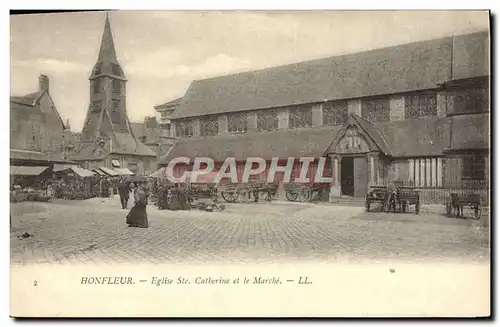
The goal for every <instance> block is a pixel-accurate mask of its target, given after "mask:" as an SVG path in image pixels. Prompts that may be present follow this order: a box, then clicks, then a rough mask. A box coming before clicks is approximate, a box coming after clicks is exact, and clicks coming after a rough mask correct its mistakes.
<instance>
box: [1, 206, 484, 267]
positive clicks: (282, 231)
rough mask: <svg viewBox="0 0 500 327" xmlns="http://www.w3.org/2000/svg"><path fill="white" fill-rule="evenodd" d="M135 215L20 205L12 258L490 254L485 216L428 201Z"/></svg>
mask: <svg viewBox="0 0 500 327" xmlns="http://www.w3.org/2000/svg"><path fill="white" fill-rule="evenodd" d="M127 213H128V211H127V210H123V209H121V208H120V203H119V199H118V197H114V198H109V199H89V200H84V201H62V200H57V201H54V202H53V203H35V202H23V203H14V204H12V205H11V216H12V231H11V263H12V264H23V263H24V264H26V263H35V262H36V263H93V264H105V263H136V262H144V263H155V264H158V263H180V262H186V263H187V262H190V263H192V262H210V263H215V262H227V263H245V262H266V263H276V262H289V261H293V260H313V261H322V262H334V261H336V260H343V261H346V260H347V261H358V262H359V261H360V262H365V261H369V262H378V261H383V260H410V261H422V260H430V261H440V262H442V261H446V260H450V261H485V260H489V229H488V228H487V227H484V224H482V223H481V221H473V220H465V219H456V218H447V217H444V216H443V215H442V214H440V213H435V212H432V211H429V210H428V211H426V210H425V208H423V209H422V212H421V213H420V215H415V214H412V213H406V214H391V213H390V214H387V213H380V212H370V213H366V212H365V209H364V208H361V207H353V206H351V207H347V206H346V207H343V206H333V205H327V204H304V203H290V202H279V201H278V202H273V203H264V202H262V203H257V204H256V203H241V204H228V205H227V207H226V210H224V211H222V212H204V211H198V210H191V211H159V210H158V209H156V208H155V207H154V206H152V205H149V206H148V215H149V221H150V227H149V228H148V229H136V228H129V227H127V225H126V224H125V216H126V214H127ZM25 233H26V234H25ZM23 234H24V236H25V237H23ZM26 236H27V237H26Z"/></svg>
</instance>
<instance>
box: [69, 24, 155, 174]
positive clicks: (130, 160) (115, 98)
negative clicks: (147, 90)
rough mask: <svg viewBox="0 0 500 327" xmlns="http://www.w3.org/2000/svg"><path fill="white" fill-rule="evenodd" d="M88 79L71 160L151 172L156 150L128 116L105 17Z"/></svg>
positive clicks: (123, 80) (121, 76)
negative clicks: (87, 97)
mask: <svg viewBox="0 0 500 327" xmlns="http://www.w3.org/2000/svg"><path fill="white" fill-rule="evenodd" d="M89 81H90V85H89V86H90V104H89V107H88V110H87V117H86V119H85V123H84V126H83V130H82V134H81V142H80V145H79V148H78V149H77V153H76V154H75V155H74V156H72V158H71V159H72V160H74V161H77V162H79V163H80V164H82V165H83V167H84V168H87V169H96V168H99V167H108V168H112V167H121V168H128V169H129V170H130V171H132V172H134V173H136V174H139V175H143V174H148V173H150V172H152V171H154V169H155V168H156V165H155V164H156V160H157V158H156V153H154V152H153V151H152V150H151V149H150V148H148V147H147V146H146V145H144V144H143V143H141V142H140V140H138V139H137V137H136V135H135V134H134V131H133V129H132V127H131V123H130V121H129V119H128V116H127V105H126V100H127V97H126V83H127V79H126V77H125V74H124V71H123V69H122V67H121V66H120V63H119V62H118V60H117V58H116V51H115V46H114V42H113V35H112V33H111V26H110V23H109V17H108V16H106V22H105V25H104V33H103V36H102V41H101V47H100V50H99V56H98V58H97V62H96V64H95V65H94V67H93V69H92V72H91V75H90V78H89Z"/></svg>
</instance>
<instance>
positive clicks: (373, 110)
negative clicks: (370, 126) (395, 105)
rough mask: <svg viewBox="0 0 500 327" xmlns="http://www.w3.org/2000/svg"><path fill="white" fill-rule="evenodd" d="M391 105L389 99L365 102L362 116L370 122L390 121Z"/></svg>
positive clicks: (362, 105)
mask: <svg viewBox="0 0 500 327" xmlns="http://www.w3.org/2000/svg"><path fill="white" fill-rule="evenodd" d="M389 115H390V104H389V99H388V98H379V99H370V100H363V101H362V104H361V116H362V117H363V118H364V119H366V120H368V121H370V122H384V121H389Z"/></svg>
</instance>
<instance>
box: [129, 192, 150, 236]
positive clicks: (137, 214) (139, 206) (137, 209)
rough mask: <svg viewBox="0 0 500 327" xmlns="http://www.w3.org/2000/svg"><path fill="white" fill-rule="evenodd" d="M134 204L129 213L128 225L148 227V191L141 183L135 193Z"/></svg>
mask: <svg viewBox="0 0 500 327" xmlns="http://www.w3.org/2000/svg"><path fill="white" fill-rule="evenodd" d="M134 202H135V204H134V206H133V207H132V209H131V210H130V212H129V213H128V215H127V220H126V222H127V225H128V226H129V227H138V228H148V227H149V222H148V213H147V212H146V205H147V201H146V193H145V192H144V189H143V187H142V186H141V185H139V186H138V187H137V189H136V191H135V193H134Z"/></svg>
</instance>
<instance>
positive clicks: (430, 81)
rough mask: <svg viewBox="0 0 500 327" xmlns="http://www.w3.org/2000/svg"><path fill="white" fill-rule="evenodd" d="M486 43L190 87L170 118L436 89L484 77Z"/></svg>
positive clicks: (390, 52)
mask: <svg viewBox="0 0 500 327" xmlns="http://www.w3.org/2000/svg"><path fill="white" fill-rule="evenodd" d="M488 38H489V35H488V32H481V33H475V34H468V35H460V36H454V37H445V38H440V39H434V40H428V41H422V42H415V43H409V44H403V45H398V46H392V47H386V48H381V49H375V50H370V51H364V52H359V53H353V54H346V55H340V56H334V57H328V58H323V59H318V60H311V61H304V62H299V63H294V64H289V65H284V66H278V67H272V68H267V69H260V70H254V71H248V72H243V73H238V74H233V75H227V76H219V77H213V78H208V79H204V80H197V81H193V82H192V83H191V85H190V86H189V88H188V90H187V92H186V94H185V95H184V97H183V99H182V100H181V102H180V106H179V108H178V109H177V110H176V111H175V112H174V113H173V114H172V115H171V117H170V118H171V119H179V118H187V117H196V116H202V115H211V114H221V113H229V112H237V111H246V110H254V109H266V108H275V107H283V106H290V105H297V104H306V103H317V102H323V101H325V100H342V99H355V98H361V97H370V96H377V95H386V94H395V93H404V92H411V91H416V90H425V89H434V88H436V87H437V85H438V84H440V83H443V82H445V81H448V80H450V79H453V78H459V77H460V78H465V77H474V76H483V75H488V74H489V67H488V60H485V59H487V57H488V53H489V50H488ZM452 57H453V60H452Z"/></svg>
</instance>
